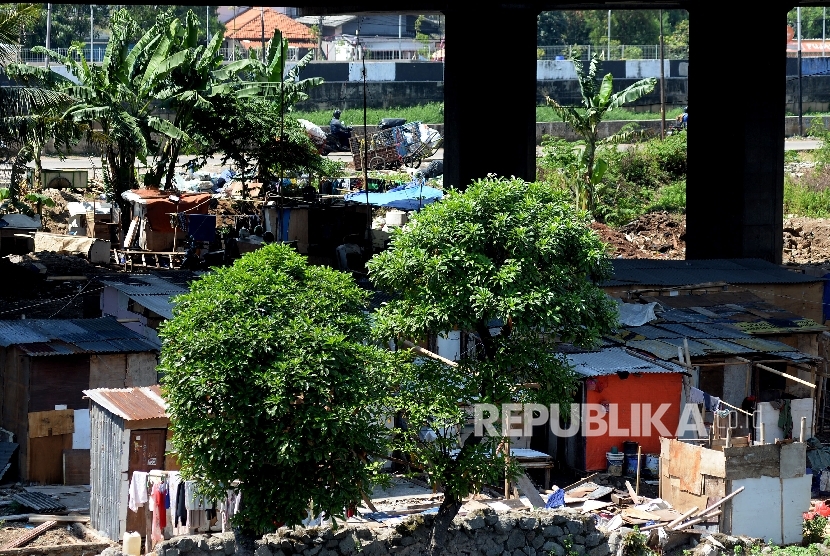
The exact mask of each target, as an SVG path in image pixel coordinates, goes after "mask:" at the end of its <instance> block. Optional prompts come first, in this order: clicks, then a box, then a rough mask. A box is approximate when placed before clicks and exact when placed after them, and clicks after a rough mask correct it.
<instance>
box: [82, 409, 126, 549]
mask: <svg viewBox="0 0 830 556" xmlns="http://www.w3.org/2000/svg"><path fill="white" fill-rule="evenodd" d="M90 433H91V434H90V436H91V447H90V493H89V496H90V499H89V518H90V524H91V525H92V527H93V528H94V529H97V530H98V531H101V532H102V533H104V534H106V536H107V537H109V538H110V539H112V540H114V541H118V540H120V538H121V534H122V529H121V518H120V514H121V513H122V508H121V506H122V504H123V505H124V508H123V510H124V514H125V515H126V509H127V508H126V501H123V500H122V497H123V496H122V490H123V483H124V482H125V480H126V481H127V484H128V485H129V479H128V478H126V475H127V473H126V467H124V466H123V460H124V450H125V444H124V442H123V439H124V419H122V418H121V417H118V416H117V415H114V414H112V413H110V412H109V411H107V410H106V409H103V408H102V407H101V406H99V405H98V404H95V403H93V404H92V408H91V409H90ZM122 469H123V471H122Z"/></svg>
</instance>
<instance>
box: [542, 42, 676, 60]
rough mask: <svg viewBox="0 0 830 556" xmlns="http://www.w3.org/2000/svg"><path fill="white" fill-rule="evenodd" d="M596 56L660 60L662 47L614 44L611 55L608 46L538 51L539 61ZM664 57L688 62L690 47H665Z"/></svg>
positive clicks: (546, 48)
mask: <svg viewBox="0 0 830 556" xmlns="http://www.w3.org/2000/svg"><path fill="white" fill-rule="evenodd" d="M594 54H599V56H600V58H601V59H603V60H656V59H658V58H660V45H659V44H619V45H614V44H612V45H611V50H610V53H609V50H608V46H607V45H605V46H594V45H590V44H579V45H556V46H540V47H538V48H537V49H536V58H537V59H539V60H568V59H570V58H571V56H573V55H576V56H577V57H579V59H581V60H590V59H591V56H592V55H594ZM663 57H664V58H665V59H666V60H688V59H689V47H688V46H668V45H663Z"/></svg>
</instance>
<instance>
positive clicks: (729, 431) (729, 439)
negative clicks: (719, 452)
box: [724, 423, 732, 448]
mask: <svg viewBox="0 0 830 556" xmlns="http://www.w3.org/2000/svg"><path fill="white" fill-rule="evenodd" d="M731 447H732V427H730V426H729V424H728V423H727V425H726V444H725V445H724V448H731Z"/></svg>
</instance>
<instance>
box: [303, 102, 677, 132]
mask: <svg viewBox="0 0 830 556" xmlns="http://www.w3.org/2000/svg"><path fill="white" fill-rule="evenodd" d="M332 112H334V108H332V109H331V110H315V111H312V112H308V111H304V110H294V111H292V112H291V114H292V116H294V117H295V118H302V119H304V120H308V121H310V122H314V123H315V124H317V125H320V126H323V125H329V121H331V114H332ZM682 112H683V109H682V108H672V109H671V110H669V111H668V112H666V120H667V121H670V120H674V118H675V117H676V116H677V115H678V114H681V113H682ZM383 118H404V119H405V120H406V121H408V122H423V123H425V124H443V123H444V103H443V102H430V103H429V104H424V105H421V106H409V107H397V108H367V109H366V124H367V125H377V124H378V122H380V121H381V120H382V119H383ZM340 119H341V120H343V121H344V122H346V125H350V126H355V127H357V126H362V125H363V110H362V109H360V108H347V109H345V110H343V114H342V115H341V117H340ZM604 119H605V120H623V121H633V120H659V119H660V113H659V112H634V111H633V110H626V109H625V108H617V109H616V110H611V111H609V112H608V113H607V115H606V117H605V118H604ZM536 121H537V122H559V121H562V120H561V119H560V118H559V116H557V115H556V113H555V112H554V111H553V108H551V107H550V106H537V107H536Z"/></svg>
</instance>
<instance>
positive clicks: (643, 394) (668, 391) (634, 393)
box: [545, 347, 688, 471]
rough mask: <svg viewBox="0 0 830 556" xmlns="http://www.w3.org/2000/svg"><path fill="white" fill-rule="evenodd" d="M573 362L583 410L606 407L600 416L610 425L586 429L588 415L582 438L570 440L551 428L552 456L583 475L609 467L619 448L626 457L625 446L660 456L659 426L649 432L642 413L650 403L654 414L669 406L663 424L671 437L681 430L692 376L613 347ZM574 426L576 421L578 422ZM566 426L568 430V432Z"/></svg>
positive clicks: (570, 356)
mask: <svg viewBox="0 0 830 556" xmlns="http://www.w3.org/2000/svg"><path fill="white" fill-rule="evenodd" d="M566 357H567V359H568V362H569V363H570V364H571V366H572V367H573V369H574V371H575V372H576V374H577V376H578V377H579V391H578V394H577V396H576V398H577V399H576V400H574V401H575V402H576V403H579V404H580V405H579V411H580V412H583V411H586V407H590V406H585V405H584V404H593V407H594V408H595V409H597V410H598V408H600V407H601V408H603V411H602V412H601V414H600V415H598V418H599V420H601V421H602V422H603V423H604V424H605V426H604V432H603V428H602V426H601V425H598V426H595V427H593V430H592V431H589V430H586V429H585V425H586V421H585V419H586V418H587V417H588V416H587V415H583V414H582V413H580V414H579V416H578V421H579V422H581V423H582V430H580V432H579V434H575V435H573V436H570V437H563V436H560V437H557V436H555V435H554V434H553V433H552V432H551V431H550V428H549V427H546V431H545V433H546V434H548V435H549V453H550V454H552V455H559V458H560V459H561V460H563V461H564V462H565V463H566V464H567V465H568V466H569V467H571V468H574V469H579V470H586V471H596V470H605V469H606V468H607V466H608V465H607V460H606V453H607V452H611V451H612V448H613V447H617V449H618V451H619V452H620V453H622V452H623V442H626V441H633V442H637V443H639V445H640V448H641V450H642V453H643V454H655V455H656V454H658V453H659V452H660V437H661V436H663V435H665V431H663V432H662V433H661V431H660V430H659V428H658V427H643V426H642V424H643V415H642V413H639V412H640V409H641V408H642V407H644V405H645V404H650V408H652V410H653V412H654V414H656V413H657V411H658V410H659V408H660V407H661V405H662V404H668V406H669V408H668V410H667V411H665V412H663V413H662V417H661V418H660V422H661V423H663V424H664V425H665V426H666V428H667V429H668V431H667V432H668V433H669V435H671V436H674V434H675V433H676V431H677V428H678V425H679V423H680V416H681V412H682V409H683V406H684V405H685V403H686V402H685V399H684V396H683V392H684V376H685V375H686V374H688V373H687V372H686V369H685V368H684V367H681V366H680V365H677V364H675V363H671V362H666V361H660V360H659V359H654V358H649V357H646V356H643V355H640V354H638V353H636V352H635V351H633V350H627V349H625V348H622V347H612V348H606V349H602V350H600V351H594V352H588V353H572V354H568V355H566ZM572 419H574V421H576V420H577V418H576V416H574V417H572ZM564 428H566V427H563V429H564Z"/></svg>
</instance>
